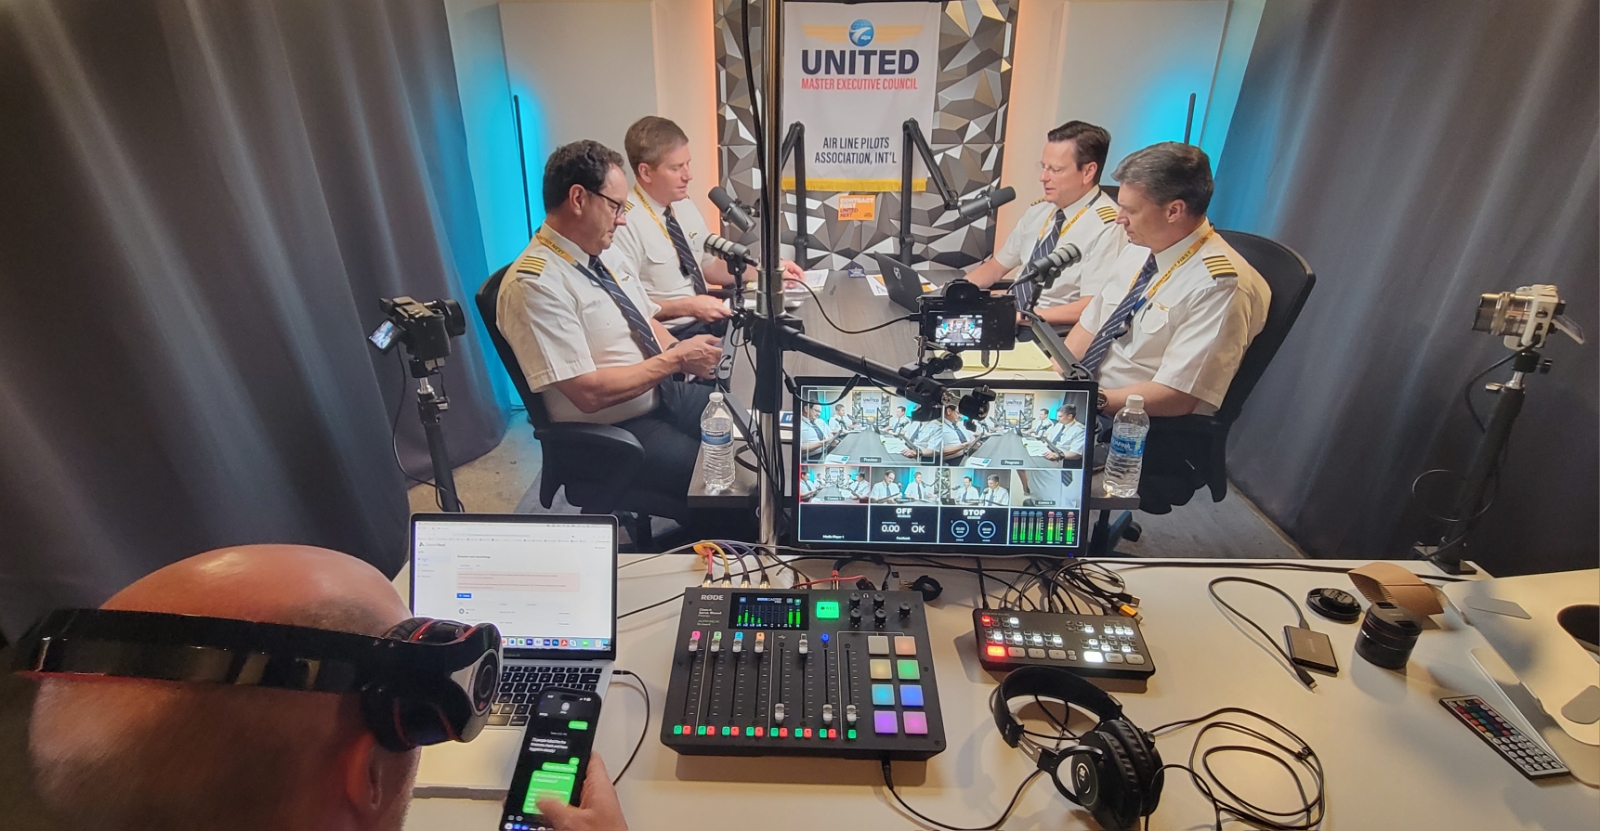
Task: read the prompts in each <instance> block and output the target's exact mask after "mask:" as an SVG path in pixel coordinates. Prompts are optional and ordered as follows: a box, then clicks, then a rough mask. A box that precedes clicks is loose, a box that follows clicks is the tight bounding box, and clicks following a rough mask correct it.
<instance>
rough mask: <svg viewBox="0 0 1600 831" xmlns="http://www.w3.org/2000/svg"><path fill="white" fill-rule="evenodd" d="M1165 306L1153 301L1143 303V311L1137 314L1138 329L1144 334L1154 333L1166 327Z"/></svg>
mask: <svg viewBox="0 0 1600 831" xmlns="http://www.w3.org/2000/svg"><path fill="white" fill-rule="evenodd" d="M1169 314H1170V313H1169V312H1168V311H1167V307H1165V306H1163V305H1161V304H1160V303H1156V302H1154V301H1152V302H1150V303H1147V304H1146V305H1145V309H1144V312H1143V313H1142V314H1140V315H1139V331H1140V332H1143V333H1144V334H1146V335H1154V334H1157V333H1159V332H1160V331H1161V330H1163V329H1165V328H1167V317H1168V316H1169Z"/></svg>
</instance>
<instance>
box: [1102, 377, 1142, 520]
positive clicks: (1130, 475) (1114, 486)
mask: <svg viewBox="0 0 1600 831" xmlns="http://www.w3.org/2000/svg"><path fill="white" fill-rule="evenodd" d="M1149 434H1150V416H1148V415H1145V412H1144V396H1142V395H1130V396H1128V403H1127V405H1126V406H1124V407H1123V408H1122V411H1121V412H1119V413H1117V417H1116V420H1114V421H1112V422H1111V452H1110V453H1109V454H1107V456H1106V479H1105V482H1106V485H1105V487H1106V496H1138V495H1139V471H1140V470H1141V469H1142V468H1143V467H1144V439H1145V436H1147V435H1149Z"/></svg>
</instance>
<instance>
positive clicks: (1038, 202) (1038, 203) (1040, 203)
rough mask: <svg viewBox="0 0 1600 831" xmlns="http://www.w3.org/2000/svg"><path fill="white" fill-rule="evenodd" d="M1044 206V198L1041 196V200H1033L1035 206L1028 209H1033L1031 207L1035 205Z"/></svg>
mask: <svg viewBox="0 0 1600 831" xmlns="http://www.w3.org/2000/svg"><path fill="white" fill-rule="evenodd" d="M1043 204H1044V197H1043V196H1041V197H1039V198H1038V199H1035V200H1033V204H1032V205H1029V206H1028V207H1030V208H1031V207H1033V206H1034V205H1043Z"/></svg>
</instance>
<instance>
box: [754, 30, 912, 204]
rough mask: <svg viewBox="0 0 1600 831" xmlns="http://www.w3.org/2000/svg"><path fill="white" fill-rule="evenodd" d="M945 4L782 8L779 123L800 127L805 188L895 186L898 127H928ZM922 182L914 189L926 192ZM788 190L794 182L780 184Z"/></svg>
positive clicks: (880, 188) (898, 160)
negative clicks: (910, 123) (803, 141)
mask: <svg viewBox="0 0 1600 831" xmlns="http://www.w3.org/2000/svg"><path fill="white" fill-rule="evenodd" d="M942 10H943V4H941V3H928V2H916V3H856V4H845V3H785V4H784V11H785V16H784V23H783V26H784V29H783V31H784V38H783V41H784V43H783V117H784V123H785V124H792V123H794V122H796V121H799V122H801V123H802V124H804V125H805V129H806V160H805V161H806V186H807V188H809V189H810V190H811V191H813V192H817V191H822V192H826V191H892V190H899V189H900V164H901V161H902V160H901V158H900V153H901V146H902V145H901V133H900V125H901V124H902V123H904V122H905V120H906V119H908V118H915V119H917V122H918V123H920V124H922V125H923V130H924V131H927V130H928V129H929V128H930V127H931V125H932V122H933V103H934V84H935V81H936V80H937V78H938V71H939V17H940V14H941V13H942ZM924 181H925V180H923V179H922V178H918V179H916V180H914V182H913V187H914V188H915V189H917V190H921V189H922V188H923V184H924ZM783 186H784V187H785V188H793V187H794V179H793V177H787V178H785V179H784V180H783Z"/></svg>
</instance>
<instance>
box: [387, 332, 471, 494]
mask: <svg viewBox="0 0 1600 831" xmlns="http://www.w3.org/2000/svg"><path fill="white" fill-rule="evenodd" d="M394 356H395V360H396V361H397V362H398V363H399V364H400V395H399V396H397V397H396V398H395V404H394V418H393V419H391V420H390V421H389V452H390V453H392V454H393V455H394V466H395V467H397V468H400V475H401V476H404V477H406V478H407V479H409V480H411V481H412V482H413V483H415V484H418V485H426V486H428V487H430V488H433V504H435V505H437V506H439V510H440V511H443V510H445V507H444V489H443V488H441V487H439V485H438V484H437V483H434V482H428V481H425V480H422V479H418V478H417V477H415V476H412V475H411V474H410V473H407V472H406V466H405V465H404V464H403V463H401V461H400V445H399V435H400V413H401V412H402V411H404V410H405V408H406V389H407V386H406V381H407V380H409V379H408V377H407V375H406V359H405V356H403V355H401V354H400V350H398V349H396V350H395V351H394ZM440 386H443V384H442V383H441V385H440ZM460 502H461V498H460V496H459V495H458V496H457V497H456V503H457V504H460ZM461 509H462V510H463V511H464V510H466V506H465V505H462V507H461Z"/></svg>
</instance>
